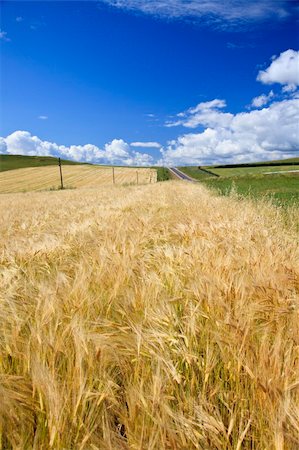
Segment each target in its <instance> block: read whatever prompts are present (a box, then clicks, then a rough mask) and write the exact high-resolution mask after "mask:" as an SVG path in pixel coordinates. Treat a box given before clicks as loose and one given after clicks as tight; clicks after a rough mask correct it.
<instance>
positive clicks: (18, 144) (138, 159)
mask: <svg viewBox="0 0 299 450" xmlns="http://www.w3.org/2000/svg"><path fill="white" fill-rule="evenodd" d="M0 153H6V154H9V155H29V156H35V155H36V156H53V157H62V158H66V159H71V160H74V161H79V162H92V163H98V164H121V165H138V166H145V165H152V164H153V158H152V156H151V155H149V154H146V153H139V152H135V151H131V149H130V146H129V144H127V143H126V142H125V141H123V140H122V139H114V140H113V141H112V142H110V143H108V144H106V145H105V146H104V149H100V148H99V147H97V146H96V145H92V144H86V145H70V146H69V147H68V146H65V145H58V144H56V143H55V142H48V141H42V140H41V139H40V138H38V137H37V136H32V135H31V133H29V132H28V131H15V132H14V133H12V134H10V135H9V136H7V137H6V138H0Z"/></svg>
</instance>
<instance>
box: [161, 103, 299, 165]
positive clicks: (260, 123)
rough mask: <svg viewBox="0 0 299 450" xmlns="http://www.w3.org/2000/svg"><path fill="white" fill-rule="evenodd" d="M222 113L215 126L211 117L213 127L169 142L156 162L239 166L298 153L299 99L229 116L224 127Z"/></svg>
mask: <svg viewBox="0 0 299 450" xmlns="http://www.w3.org/2000/svg"><path fill="white" fill-rule="evenodd" d="M215 114H216V113H215ZM222 114H223V113H222V112H221V111H219V112H218V115H219V123H218V124H216V116H215V117H214V119H213V122H214V126H213V127H212V126H209V127H208V128H206V129H205V130H204V131H203V132H201V133H190V134H185V135H183V136H180V137H179V138H178V139H176V140H174V141H171V142H169V144H168V146H167V147H166V149H164V150H163V151H162V160H161V161H160V162H159V163H160V164H162V163H164V164H166V165H180V164H194V165H201V164H212V163H232V162H234V163H238V162H247V161H259V160H260V161H263V160H270V159H279V158H288V157H292V156H294V154H298V153H299V152H298V147H299V129H298V122H299V99H297V98H292V99H288V100H283V101H281V102H275V103H272V104H271V105H270V106H269V107H268V108H264V109H262V110H253V111H250V112H242V113H239V114H235V115H233V114H231V115H230V116H231V119H230V123H229V126H227V127H223V118H222Z"/></svg>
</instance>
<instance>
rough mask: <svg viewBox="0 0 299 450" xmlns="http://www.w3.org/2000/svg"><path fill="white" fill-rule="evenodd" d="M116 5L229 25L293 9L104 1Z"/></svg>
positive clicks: (193, 0) (263, 1)
mask: <svg viewBox="0 0 299 450" xmlns="http://www.w3.org/2000/svg"><path fill="white" fill-rule="evenodd" d="M101 2H102V3H106V4H108V5H110V6H112V7H115V8H121V9H126V10H131V11H140V12H142V13H144V14H151V15H154V16H159V17H166V18H192V19H195V20H196V19H200V20H201V21H202V22H204V23H210V24H211V23H212V24H216V25H217V26H219V25H220V24H221V23H222V22H226V23H227V24H229V26H233V25H235V24H240V23H242V24H243V25H244V23H245V22H250V21H259V20H265V19H269V18H271V19H278V20H280V19H283V18H285V17H288V16H289V15H290V14H291V13H292V12H293V10H294V8H293V6H292V4H290V3H288V2H285V1H284V0H276V1H275V2H273V1H269V0H251V1H247V0H245V1H244V0H243V1H235V0H226V1H225V2H224V1H223V0H200V1H198V0H188V1H185V0H171V1H170V0H169V1H166V0H151V1H148V0H101Z"/></svg>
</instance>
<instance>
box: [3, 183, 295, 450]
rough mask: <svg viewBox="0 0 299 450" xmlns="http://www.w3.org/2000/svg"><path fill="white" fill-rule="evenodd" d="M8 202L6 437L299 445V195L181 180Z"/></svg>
mask: <svg viewBox="0 0 299 450" xmlns="http://www.w3.org/2000/svg"><path fill="white" fill-rule="evenodd" d="M0 208H1V213H2V214H1V216H0V231H1V237H2V239H1V297H0V316H1V317H0V399H1V400H0V442H1V445H0V447H1V448H2V449H11V448H12V449H36V450H40V449H67V450H68V449H86V450H95V449H100V450H106V449H107V450H108V449H109V450H129V449H132V450H154V449H155V450H164V449H165V450H189V449H190V450H192V449H203V450H224V449H229V450H241V449H248V450H249V449H250V450H251V449H255V450H283V449H286V450H295V449H298V448H299V300H298V291H299V279H298V276H299V249H298V236H297V235H296V230H295V226H293V225H292V221H293V223H294V224H295V222H296V220H297V219H298V210H295V209H293V210H292V211H290V213H289V218H291V219H292V220H291V219H290V221H289V223H288V224H286V223H285V215H284V213H283V211H282V210H281V209H279V208H277V207H274V206H272V205H271V204H270V203H269V202H266V201H259V202H256V203H255V202H253V201H251V200H249V199H247V200H242V199H239V198H237V197H235V196H232V197H217V196H215V195H213V194H212V193H210V192H209V191H207V190H206V189H205V188H204V187H201V186H198V185H194V184H191V183H190V184H188V183H183V182H175V181H170V182H165V183H156V184H148V185H144V186H126V187H124V186H114V187H113V186H109V187H101V188H98V189H84V190H82V189H77V190H65V191H58V192H34V193H24V194H3V195H1V196H0Z"/></svg>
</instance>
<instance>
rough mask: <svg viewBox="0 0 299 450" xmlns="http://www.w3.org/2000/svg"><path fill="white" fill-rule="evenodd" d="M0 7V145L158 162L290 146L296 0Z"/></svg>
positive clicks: (246, 157) (294, 113)
mask: <svg viewBox="0 0 299 450" xmlns="http://www.w3.org/2000/svg"><path fill="white" fill-rule="evenodd" d="M1 9H2V14H1V32H0V42H1V67H2V69H1V129H0V135H1V136H2V138H1V140H0V151H1V152H2V153H10V154H13V153H19V154H20V153H22V154H50V155H53V156H57V155H61V156H64V157H69V158H72V159H77V160H82V161H93V162H98V163H107V162H109V163H118V164H119V163H121V164H155V163H159V164H160V163H161V164H166V165H179V164H209V163H216V162H234V161H235V162H242V161H251V160H256V159H258V160H266V159H272V158H277V157H290V156H294V155H295V154H297V153H298V148H299V144H298V140H299V136H298V131H296V129H297V128H298V120H299V119H298V109H299V108H298V84H299V66H298V64H299V53H298V49H299V45H298V17H299V16H298V2H296V1H282V0H281V1H280V0H274V1H272V0H259V1H255V0H252V1H251V2H248V1H235V0H228V1H227V2H223V1H219V0H193V1H192V0H191V1H188V2H186V1H184V0H168V1H165V0H153V1H149V0H147V1H145V0H126V1H125V0H118V1H113V0H105V1H88V2H87V1H84V2H79V1H66V2H57V1H55V2H54V1H53V2H52V1H47V2H38V1H34V2H27V1H23V2H16V1H6V2H5V1H4V2H2V3H1ZM277 128H279V129H280V130H277ZM132 144H133V145H132Z"/></svg>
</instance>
